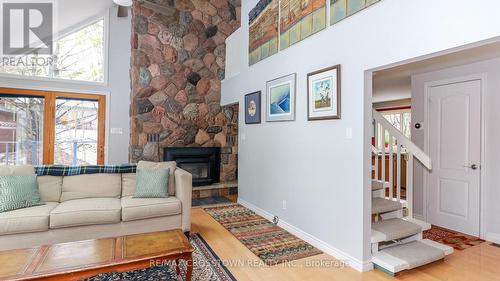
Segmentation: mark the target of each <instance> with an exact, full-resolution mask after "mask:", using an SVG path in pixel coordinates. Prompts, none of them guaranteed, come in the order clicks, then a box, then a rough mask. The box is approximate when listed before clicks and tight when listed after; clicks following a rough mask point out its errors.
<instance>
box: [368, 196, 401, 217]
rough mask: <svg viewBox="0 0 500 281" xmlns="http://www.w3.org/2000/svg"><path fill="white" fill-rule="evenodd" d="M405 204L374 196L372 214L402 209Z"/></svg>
mask: <svg viewBox="0 0 500 281" xmlns="http://www.w3.org/2000/svg"><path fill="white" fill-rule="evenodd" d="M402 208H403V204H402V203H401V202H396V201H393V200H390V199H385V198H372V214H382V213H388V212H393V211H397V210H401V209H402Z"/></svg>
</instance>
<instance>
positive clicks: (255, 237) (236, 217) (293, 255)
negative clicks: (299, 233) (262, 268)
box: [203, 204, 322, 265]
mask: <svg viewBox="0 0 500 281" xmlns="http://www.w3.org/2000/svg"><path fill="white" fill-rule="evenodd" d="M203 209H204V210H205V211H206V212H207V213H208V214H210V216H212V217H213V218H214V219H215V220H216V221H218V222H219V223H220V224H221V225H222V226H224V227H225V228H226V229H227V230H229V231H230V232H231V233H232V234H233V235H234V236H235V237H236V238H238V240H240V242H241V243H243V245H245V246H246V247H247V248H248V249H249V250H250V251H252V252H253V253H254V254H255V255H257V256H258V257H259V258H260V259H261V260H262V261H264V263H265V264H267V265H276V264H280V263H283V262H288V261H292V260H297V259H301V258H305V257H310V256H314V255H318V254H321V253H322V252H321V251H319V250H318V249H316V248H314V247H313V246H311V245H310V244H308V243H306V242H305V241H303V240H301V239H299V238H297V237H295V236H294V235H292V234H290V233H289V232H287V231H285V230H283V229H282V228H280V227H278V226H276V225H274V224H273V223H271V222H269V221H268V220H266V219H264V218H263V217H261V216H259V215H257V214H256V213H254V212H253V211H251V210H249V209H247V208H245V207H243V206H241V205H238V204H225V205H219V206H213V207H204V208H203Z"/></svg>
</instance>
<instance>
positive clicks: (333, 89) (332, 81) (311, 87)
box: [307, 65, 341, 121]
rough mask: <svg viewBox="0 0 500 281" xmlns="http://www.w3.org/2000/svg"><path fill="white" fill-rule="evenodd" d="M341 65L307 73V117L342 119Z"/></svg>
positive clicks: (313, 118)
mask: <svg viewBox="0 0 500 281" xmlns="http://www.w3.org/2000/svg"><path fill="white" fill-rule="evenodd" d="M340 90H341V89H340V65H336V66H333V67H329V68H325V69H322V70H319V71H315V72H312V73H309V74H308V75H307V118H308V120H310V121H313V120H327V119H340V105H341V104H340Z"/></svg>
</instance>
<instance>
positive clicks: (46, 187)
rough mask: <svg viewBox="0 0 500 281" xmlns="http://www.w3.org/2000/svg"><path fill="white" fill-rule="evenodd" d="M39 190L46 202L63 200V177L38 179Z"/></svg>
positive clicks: (40, 177)
mask: <svg viewBox="0 0 500 281" xmlns="http://www.w3.org/2000/svg"><path fill="white" fill-rule="evenodd" d="M37 181H38V190H39V191H40V197H41V198H42V201H44V202H59V200H60V199H61V190H62V181H63V178H62V177H55V176H39V177H37Z"/></svg>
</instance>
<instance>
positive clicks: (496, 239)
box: [484, 232, 500, 244]
mask: <svg viewBox="0 0 500 281" xmlns="http://www.w3.org/2000/svg"><path fill="white" fill-rule="evenodd" d="M484 240H486V241H489V242H493V243H495V244H500V234H498V233H493V232H487V233H486V237H485V239H484Z"/></svg>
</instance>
